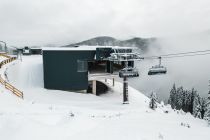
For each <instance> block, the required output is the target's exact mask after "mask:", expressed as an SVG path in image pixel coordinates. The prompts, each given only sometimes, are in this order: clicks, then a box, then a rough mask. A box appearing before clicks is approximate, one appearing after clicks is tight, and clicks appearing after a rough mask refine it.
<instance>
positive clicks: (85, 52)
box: [42, 46, 134, 91]
mask: <svg viewBox="0 0 210 140" xmlns="http://www.w3.org/2000/svg"><path fill="white" fill-rule="evenodd" d="M114 50H118V51H122V52H132V49H131V48H128V47H113V46H111V47H110V46H78V47H69V48H62V47H60V48H43V50H42V55H43V69H44V88H46V89H55V90H67V91H72V90H79V91H81V90H87V89H88V85H89V82H88V80H89V79H88V76H89V74H90V73H110V74H112V73H113V72H114V71H117V70H119V69H122V68H123V67H124V64H123V62H114V61H109V60H108V59H107V58H108V57H110V55H111V53H112V52H113V51H114ZM128 65H129V66H132V67H133V65H134V62H133V61H130V62H129V63H128Z"/></svg>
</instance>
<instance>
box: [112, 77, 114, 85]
mask: <svg viewBox="0 0 210 140" xmlns="http://www.w3.org/2000/svg"><path fill="white" fill-rule="evenodd" d="M112 86H113V87H114V78H113V79H112Z"/></svg>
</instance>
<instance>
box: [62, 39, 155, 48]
mask: <svg viewBox="0 0 210 140" xmlns="http://www.w3.org/2000/svg"><path fill="white" fill-rule="evenodd" d="M155 40H156V38H140V37H134V38H131V39H126V40H118V39H116V38H114V37H110V36H98V37H94V38H91V39H88V40H84V41H81V42H78V43H73V44H69V45H65V46H62V47H76V46H82V45H88V46H122V47H138V48H140V49H141V50H142V51H147V50H148V47H149V45H150V43H152V42H154V41H155Z"/></svg>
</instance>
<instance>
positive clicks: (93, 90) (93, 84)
mask: <svg viewBox="0 0 210 140" xmlns="http://www.w3.org/2000/svg"><path fill="white" fill-rule="evenodd" d="M92 93H93V94H94V95H96V80H93V83H92Z"/></svg>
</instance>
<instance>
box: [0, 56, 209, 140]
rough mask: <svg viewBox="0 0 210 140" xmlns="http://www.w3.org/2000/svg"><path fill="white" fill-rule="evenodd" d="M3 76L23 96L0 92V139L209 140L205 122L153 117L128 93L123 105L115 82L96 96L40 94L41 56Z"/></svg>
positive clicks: (141, 99)
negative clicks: (127, 101)
mask: <svg viewBox="0 0 210 140" xmlns="http://www.w3.org/2000/svg"><path fill="white" fill-rule="evenodd" d="M6 67H8V69H7V70H6ZM4 70H6V71H7V74H8V79H9V81H10V82H11V83H12V84H13V85H15V86H17V87H18V88H19V89H21V90H23V92H24V95H25V100H24V101H22V100H21V99H19V98H17V97H16V96H14V95H13V94H11V93H10V92H8V91H6V90H4V88H3V87H2V86H0V106H1V107H0V139H5V140H28V139H30V140H37V139H44V140H46V139H51V140H69V139H74V140H75V139H76V140H82V139H91V140H95V139H97V140H107V139H109V140H112V139H113V140H118V139H120V140H130V139H132V140H156V139H157V140H158V139H164V140H183V139H191V140H198V139H202V140H209V138H210V133H209V132H210V127H208V126H207V123H206V122H205V121H203V120H199V119H195V118H193V117H192V116H191V115H190V114H185V113H182V112H179V111H178V112H177V111H173V110H171V109H170V108H169V107H167V106H162V105H159V107H158V109H157V110H156V111H153V110H151V109H149V108H148V102H149V99H148V98H147V97H146V96H144V95H143V94H142V93H140V92H138V91H137V90H135V89H133V88H132V87H129V99H130V104H129V105H123V104H122V84H121V83H119V82H116V84H115V87H112V86H111V84H110V83H107V84H108V85H110V89H111V90H110V91H109V93H107V94H105V95H102V96H94V95H91V94H80V93H72V92H65V91H53V90H46V89H43V80H42V79H43V74H42V59H41V56H26V57H23V62H20V61H16V62H13V64H8V65H7V66H5V67H4V68H3V69H1V70H0V71H1V72H2V71H4ZM108 82H111V81H108ZM165 111H169V113H164V112H165ZM181 123H182V124H183V125H181ZM188 126H189V128H188Z"/></svg>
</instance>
